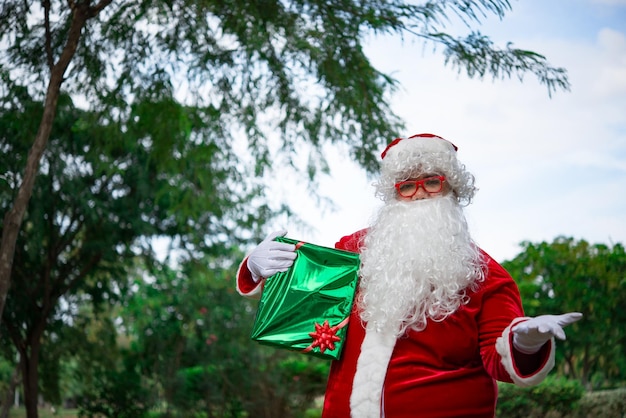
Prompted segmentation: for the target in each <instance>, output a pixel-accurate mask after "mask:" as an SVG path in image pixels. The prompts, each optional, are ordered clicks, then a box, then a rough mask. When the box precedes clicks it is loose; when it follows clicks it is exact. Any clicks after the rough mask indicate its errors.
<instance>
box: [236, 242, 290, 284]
mask: <svg viewBox="0 0 626 418" xmlns="http://www.w3.org/2000/svg"><path fill="white" fill-rule="evenodd" d="M286 233H287V231H276V232H273V233H271V234H269V235H268V236H267V238H265V239H264V240H263V241H262V242H261V243H260V244H259V245H257V246H256V248H255V249H254V250H252V252H251V253H250V255H249V256H248V264H247V266H248V270H250V273H251V274H252V280H254V282H255V283H258V282H259V280H261V279H262V278H265V277H270V276H272V275H274V274H276V273H278V272H281V271H287V270H288V269H289V267H291V266H292V265H293V262H294V260H295V259H296V256H297V254H296V246H295V245H293V244H287V243H284V242H278V241H274V239H275V238H276V237H283V236H285V234H286Z"/></svg>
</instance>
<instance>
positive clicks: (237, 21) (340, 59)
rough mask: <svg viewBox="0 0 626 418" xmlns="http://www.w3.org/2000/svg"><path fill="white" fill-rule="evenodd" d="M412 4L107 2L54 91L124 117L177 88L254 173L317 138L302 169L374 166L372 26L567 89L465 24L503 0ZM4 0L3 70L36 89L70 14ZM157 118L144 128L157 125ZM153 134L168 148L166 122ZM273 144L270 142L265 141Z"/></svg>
mask: <svg viewBox="0 0 626 418" xmlns="http://www.w3.org/2000/svg"><path fill="white" fill-rule="evenodd" d="M420 3H421V4H417V3H415V2H406V1H399V0H393V1H387V2H381V1H378V0H368V1H358V2H357V1H354V0H350V1H331V2H328V1H319V0H307V1H277V0H264V1H255V2H250V1H242V0H233V1H227V2H224V1H205V2H197V1H189V0H177V1H174V2H154V1H135V2H121V3H120V2H102V3H101V4H102V5H104V8H103V9H101V10H96V9H92V10H90V11H89V12H90V13H92V14H95V15H97V18H94V19H90V20H88V21H87V23H86V27H85V30H84V35H83V36H82V37H81V38H80V40H79V45H78V49H77V50H76V53H75V56H74V57H73V62H72V64H73V65H72V73H71V76H70V77H67V79H66V80H65V81H64V83H63V86H64V89H65V91H66V92H67V93H68V94H70V95H72V97H75V96H76V95H80V96H82V97H85V98H86V99H87V101H88V103H89V105H90V106H91V107H92V108H93V109H98V110H102V111H103V113H104V114H108V115H109V117H110V119H111V120H114V119H116V117H117V116H116V115H127V114H128V113H129V111H130V109H131V108H132V106H133V104H134V102H160V101H161V99H162V98H163V97H167V96H171V92H172V91H176V92H177V93H179V94H177V95H176V96H177V98H176V100H177V101H178V102H180V103H184V104H185V105H186V106H190V107H193V108H195V109H197V110H200V111H201V116H200V117H199V118H198V121H200V120H201V121H202V122H203V124H204V125H205V126H206V128H207V130H210V132H211V134H212V136H213V137H214V140H220V142H221V144H220V145H221V148H222V149H223V150H224V152H225V153H230V151H229V145H232V143H233V142H234V141H233V139H234V138H236V137H240V138H241V137H243V138H245V142H246V148H247V149H246V152H248V153H250V155H251V156H252V157H253V160H254V163H253V164H254V166H255V167H254V168H255V170H256V172H257V173H262V172H263V171H264V170H266V169H268V168H270V167H271V165H272V163H275V161H276V159H275V154H276V153H279V154H280V156H281V158H282V159H284V160H285V161H286V162H287V164H293V165H294V166H297V164H295V160H294V158H293V157H294V151H296V150H302V145H303V144H309V145H310V146H312V149H311V150H310V159H311V162H312V164H311V165H310V166H309V167H308V168H311V169H313V172H315V171H316V170H318V169H324V168H325V161H324V158H323V156H322V155H321V153H320V150H321V145H322V144H324V143H328V142H336V143H344V144H347V145H348V146H349V149H350V150H351V154H352V155H353V156H354V158H355V160H356V161H358V162H359V163H360V164H361V165H363V166H364V167H365V168H366V169H368V170H369V171H370V172H375V171H376V170H377V168H378V164H377V158H376V157H377V150H378V149H379V147H380V145H381V144H383V143H385V142H387V140H388V139H389V135H390V132H392V133H393V132H399V131H400V129H401V128H402V125H403V122H402V121H400V120H399V119H398V118H397V117H396V116H395V115H394V113H393V112H392V111H391V109H390V108H389V105H388V102H389V95H390V94H391V93H392V92H393V91H395V89H396V88H397V82H396V80H394V79H393V78H392V77H390V76H389V75H386V74H383V73H381V72H380V71H378V70H377V69H376V68H374V67H373V66H372V65H371V63H370V61H369V59H368V57H367V56H366V55H365V53H364V48H363V44H364V40H366V39H367V37H368V36H370V35H372V34H373V35H383V34H384V35H394V36H398V37H403V38H412V39H417V40H419V41H421V42H423V43H425V44H427V45H430V46H433V47H434V48H437V47H441V48H443V54H444V56H445V62H446V63H449V64H450V65H452V66H453V67H454V68H457V69H458V70H459V71H463V70H464V71H466V73H467V74H468V75H469V76H470V77H479V78H482V77H484V76H486V75H491V76H492V77H493V78H505V77H511V76H516V77H518V78H520V79H522V78H523V75H524V74H525V73H532V74H535V75H536V76H537V78H538V79H539V80H540V82H542V83H543V84H545V85H546V87H547V88H548V92H549V93H550V94H552V93H553V92H554V91H556V90H557V89H561V88H562V89H568V88H569V82H568V80H567V76H566V74H565V71H564V70H563V69H561V68H554V67H551V66H550V65H549V64H548V63H547V60H546V59H545V57H543V56H542V55H540V54H537V53H534V52H532V51H526V50H523V49H515V48H512V47H511V44H508V45H507V46H506V47H504V48H499V47H498V46H496V45H494V44H493V43H492V42H491V41H489V38H487V37H486V36H484V35H482V34H480V32H478V31H476V30H473V29H474V28H475V27H476V26H479V25H480V24H481V23H482V21H483V20H485V19H487V18H488V17H490V16H493V17H495V18H498V19H502V18H503V17H504V16H505V14H506V13H507V12H508V11H510V10H511V4H510V2H509V1H507V0H498V1H487V0H473V1H465V2H456V1H454V2H450V1H442V0H438V1H429V2H420ZM2 4H3V13H1V14H0V27H3V28H6V29H7V30H3V31H2V32H0V42H2V43H3V44H7V45H8V47H7V48H6V51H5V53H4V54H2V55H1V56H0V70H4V71H7V72H9V73H10V74H11V75H12V76H13V77H19V78H20V79H21V80H30V83H28V84H29V85H31V88H32V89H33V90H34V91H37V92H38V96H39V97H43V93H44V91H45V88H46V79H47V76H48V71H49V65H50V63H51V62H54V61H55V59H57V57H58V56H59V55H60V53H61V51H62V49H63V46H64V43H65V41H66V37H67V29H68V27H69V22H70V21H71V18H72V10H71V9H70V8H69V7H68V6H67V4H66V3H65V2H60V1H51V2H49V4H50V9H49V12H50V13H51V16H49V17H50V19H49V21H47V22H46V21H45V20H44V17H45V10H42V8H41V6H40V5H39V4H38V3H32V2H22V1H19V0H12V1H9V0H5V1H3V2H2ZM90 6H91V7H92V8H93V7H95V5H90ZM74 12H76V10H74ZM451 17H458V18H459V19H460V20H461V21H462V22H463V23H464V25H466V27H467V28H468V29H469V30H470V33H469V35H467V36H465V37H452V36H450V35H448V34H446V33H445V28H446V25H449V24H450V22H451ZM44 30H47V31H46V33H45V36H44ZM42 51H46V52H47V53H46V54H42V53H41V52H42ZM24 84H26V82H24ZM127 105H130V106H127ZM154 116H156V114H155V115H154ZM155 121H156V122H157V124H156V125H153V126H160V127H163V126H164V125H163V124H162V123H160V121H159V120H158V118H156V117H155ZM180 123H181V124H182V125H181V126H180V127H182V126H185V125H186V123H185V121H184V120H182V119H181V120H180ZM173 126H176V127H178V125H173ZM162 132H163V135H162V138H163V140H164V141H166V142H167V141H168V130H167V128H165V129H162ZM179 132H185V129H181V130H180V131H179ZM276 134H277V135H276ZM276 136H277V137H278V138H276ZM192 139H193V138H192ZM276 139H278V143H279V146H278V147H276V146H275V145H273V144H272V141H275V140H276Z"/></svg>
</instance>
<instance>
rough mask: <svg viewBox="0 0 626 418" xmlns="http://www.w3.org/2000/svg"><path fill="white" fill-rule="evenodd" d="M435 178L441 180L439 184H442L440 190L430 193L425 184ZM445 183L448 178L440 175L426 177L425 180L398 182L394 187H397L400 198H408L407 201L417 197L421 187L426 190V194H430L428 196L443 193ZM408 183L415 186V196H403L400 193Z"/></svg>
mask: <svg viewBox="0 0 626 418" xmlns="http://www.w3.org/2000/svg"><path fill="white" fill-rule="evenodd" d="M433 178H436V179H438V180H439V182H440V183H439V184H440V186H439V190H437V191H436V192H429V191H428V190H426V187H425V186H424V183H425V182H426V181H428V180H431V179H433ZM445 181H446V176H441V175H438V176H428V177H424V178H423V179H421V180H404V181H399V182H397V183H396V184H394V187H395V189H396V191H397V192H398V195H399V196H401V197H404V198H406V199H410V198H412V197H413V196H415V195H416V194H417V192H418V191H419V189H420V186H421V187H422V189H424V191H425V192H426V193H428V194H436V193H441V191H442V190H443V183H444V182H445ZM406 183H413V184H415V191H414V192H413V194H411V195H410V196H407V195H403V194H402V193H401V192H400V187H402V185H403V184H406Z"/></svg>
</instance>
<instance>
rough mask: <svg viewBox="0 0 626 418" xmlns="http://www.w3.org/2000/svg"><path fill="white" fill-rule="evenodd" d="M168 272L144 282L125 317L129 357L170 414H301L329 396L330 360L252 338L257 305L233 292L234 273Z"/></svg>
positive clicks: (211, 263)
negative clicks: (315, 400) (310, 356)
mask: <svg viewBox="0 0 626 418" xmlns="http://www.w3.org/2000/svg"><path fill="white" fill-rule="evenodd" d="M218 264H219V263H217V262H216V260H211V259H207V260H206V265H207V266H212V267H211V269H208V270H207V269H205V268H202V267H201V266H195V265H186V266H182V267H181V270H180V271H176V270H170V269H167V268H165V267H162V268H161V269H158V270H154V271H153V274H154V277H153V279H151V280H148V281H144V280H141V279H138V280H137V282H136V285H137V286H136V287H137V291H136V292H135V293H134V294H133V295H132V296H130V297H129V298H128V302H127V303H126V307H125V308H124V310H123V312H122V318H123V321H124V327H125V328H126V329H127V331H128V334H129V337H130V338H131V340H130V346H129V347H130V352H129V354H128V355H129V356H131V357H132V358H133V362H134V363H135V364H137V365H138V367H140V368H141V371H142V374H143V376H144V377H145V378H146V379H147V380H148V381H150V382H152V387H155V388H159V389H158V391H157V393H153V396H155V397H156V398H155V402H156V399H159V400H160V402H163V403H164V404H165V405H166V406H165V412H164V413H163V414H164V415H168V416H181V417H187V416H196V415H198V414H206V415H205V416H207V417H213V416H215V417H221V416H254V417H276V416H285V417H288V416H293V415H294V414H295V413H297V412H298V411H304V409H306V408H307V407H309V406H310V405H311V403H312V401H313V399H314V398H315V397H317V396H319V395H320V394H322V393H323V391H324V387H325V381H326V376H327V373H328V362H321V361H319V360H318V361H316V360H317V359H309V358H306V357H304V356H303V355H302V354H299V353H296V354H294V353H291V352H287V351H277V350H275V349H272V348H268V347H264V346H261V345H259V344H257V343H255V342H253V341H252V340H251V339H250V332H251V327H252V322H253V320H254V314H255V304H253V303H251V302H250V301H248V300H245V299H243V298H242V297H241V296H239V295H238V294H236V293H235V292H234V290H233V287H234V286H233V285H234V284H233V271H232V267H231V268H229V269H221V268H219V267H217V265H218Z"/></svg>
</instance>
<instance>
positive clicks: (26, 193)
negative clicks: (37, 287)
mask: <svg viewBox="0 0 626 418" xmlns="http://www.w3.org/2000/svg"><path fill="white" fill-rule="evenodd" d="M102 3H106V4H108V3H110V1H106V2H105V1H103V2H102ZM106 4H105V5H106ZM102 7H104V5H103V6H102ZM99 10H100V9H97V10H96V9H91V8H89V3H88V2H85V3H79V4H78V5H75V6H74V8H73V10H72V24H71V27H70V30H69V32H68V37H67V42H66V44H65V47H64V48H63V52H62V53H61V55H60V57H59V60H58V61H57V63H56V64H55V65H53V66H52V67H51V69H50V80H49V82H48V89H47V91H46V100H45V105H44V110H43V115H42V117H41V122H40V123H39V129H38V130H37V135H36V136H35V141H34V142H33V145H32V147H31V149H30V151H29V153H28V159H27V160H26V168H25V169H24V177H23V179H22V183H21V184H20V187H19V189H18V192H17V196H16V197H15V201H14V202H13V206H12V207H11V209H10V210H9V211H8V212H7V213H6V215H5V216H4V224H3V227H2V243H1V244H0V320H1V318H2V312H3V311H4V305H5V302H6V297H7V293H8V292H9V287H10V286H11V271H12V269H13V257H14V255H15V245H16V242H17V237H18V234H19V231H20V228H21V225H22V220H23V219H24V214H25V213H26V209H27V208H28V201H29V200H30V197H31V195H32V193H33V186H34V184H35V178H36V177H37V172H38V170H39V162H40V161H41V156H42V155H43V152H44V150H45V149H46V145H47V144H48V138H49V137H50V132H51V131H52V122H53V121H54V118H55V116H56V110H57V103H58V99H59V92H60V90H61V84H62V83H63V75H64V74H65V71H66V70H67V67H68V66H69V64H70V62H71V61H72V58H73V57H74V53H75V52H76V48H77V47H78V41H79V39H80V36H81V32H82V29H83V27H84V26H85V23H86V22H87V19H88V18H89V17H92V16H95V14H97V12H99ZM94 12H95V14H93V13H94ZM50 42H51V40H50V39H47V40H46V43H47V44H48V45H50ZM46 50H48V49H47V48H46ZM27 380H28V377H26V375H24V381H25V382H26V381H27Z"/></svg>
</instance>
